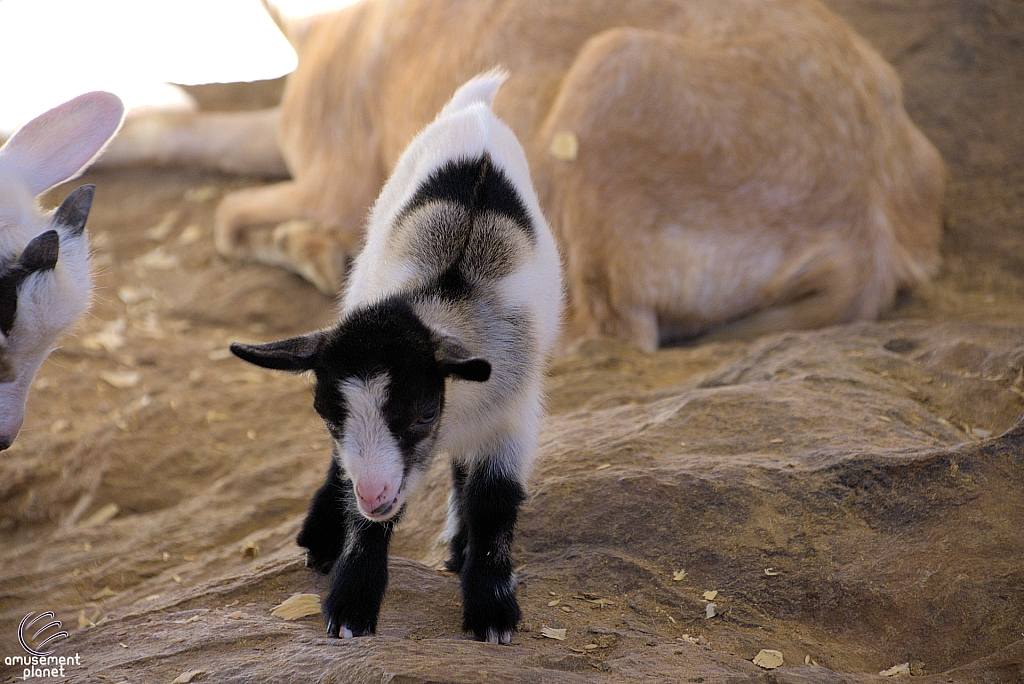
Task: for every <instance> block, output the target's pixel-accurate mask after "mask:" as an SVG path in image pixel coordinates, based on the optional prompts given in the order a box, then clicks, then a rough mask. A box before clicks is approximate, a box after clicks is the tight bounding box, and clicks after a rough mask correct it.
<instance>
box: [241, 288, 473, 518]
mask: <svg viewBox="0 0 1024 684" xmlns="http://www.w3.org/2000/svg"><path fill="white" fill-rule="evenodd" d="M231 351H233V352H234V353H235V355H236V356H238V357H239V358H241V359H244V360H245V361H248V362H250V363H253V364H256V365H257V366H262V367H264V368H273V369H277V370H285V371H291V372H295V373H301V372H305V371H312V372H313V374H314V376H315V378H316V388H315V391H314V400H313V406H314V408H315V409H316V411H317V413H319V414H320V417H321V418H323V420H324V422H325V423H326V424H327V429H328V430H329V431H330V433H331V437H332V438H333V440H334V453H335V458H337V459H338V460H339V462H340V464H341V466H342V467H343V468H344V470H345V472H346V474H347V475H348V477H349V478H351V480H352V484H353V489H354V491H355V494H356V500H357V503H358V505H359V510H360V512H361V513H362V514H363V516H365V517H366V518H367V519H369V520H375V521H383V520H387V519H388V518H391V517H392V516H394V515H395V514H396V513H398V511H399V510H401V508H402V506H403V504H404V503H405V501H406V498H407V497H408V496H409V494H410V492H411V491H413V490H414V489H415V487H416V484H417V482H418V480H419V478H420V476H422V474H423V472H424V471H425V470H426V469H427V467H428V466H429V464H430V459H431V456H432V454H433V447H434V445H435V443H436V441H437V437H438V432H439V430H441V429H442V425H443V416H444V406H445V381H446V379H448V378H452V379H453V380H456V381H460V380H461V381H470V382H485V381H487V379H488V378H489V377H490V374H491V365H490V363H488V362H487V361H486V360H484V359H481V358H474V357H472V356H471V355H470V354H469V352H467V351H466V349H465V348H464V347H463V346H462V344H460V343H459V341H458V340H455V339H454V338H452V337H449V336H446V335H443V334H439V333H437V332H434V331H431V330H430V329H429V328H427V327H426V326H425V325H424V324H423V323H422V322H421V321H420V319H419V318H418V317H417V316H416V314H415V312H413V310H412V309H411V307H410V306H409V305H408V304H407V303H405V302H403V301H401V300H389V301H386V302H383V303H381V304H377V305H374V306H372V307H368V308H363V309H359V310H356V311H355V312H353V313H352V314H350V315H349V316H348V317H347V318H346V319H345V320H344V321H342V322H341V323H339V324H338V325H337V326H336V327H334V328H332V329H329V330H325V331H321V332H315V333H311V334H309V335H303V336H301V337H295V338H291V339H286V340H280V341H278V342H269V343H267V344H256V345H247V344H233V345H231Z"/></svg>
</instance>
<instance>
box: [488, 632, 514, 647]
mask: <svg viewBox="0 0 1024 684" xmlns="http://www.w3.org/2000/svg"><path fill="white" fill-rule="evenodd" d="M510 641H512V632H511V631H505V632H500V633H499V632H498V631H497V630H494V629H489V630H487V643H489V644H507V643H508V642H510Z"/></svg>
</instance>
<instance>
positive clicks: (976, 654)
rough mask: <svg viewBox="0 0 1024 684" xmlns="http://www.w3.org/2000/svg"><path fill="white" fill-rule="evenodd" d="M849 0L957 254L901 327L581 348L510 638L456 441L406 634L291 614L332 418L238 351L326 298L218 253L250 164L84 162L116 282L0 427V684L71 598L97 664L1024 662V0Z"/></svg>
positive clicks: (407, 600) (841, 673)
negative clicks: (891, 80)
mask: <svg viewBox="0 0 1024 684" xmlns="http://www.w3.org/2000/svg"><path fill="white" fill-rule="evenodd" d="M829 4H830V6H832V7H833V8H834V9H836V10H837V11H838V12H840V13H841V14H843V15H844V16H845V17H847V18H848V19H849V20H850V21H851V23H853V24H854V26H855V27H856V28H857V29H858V30H859V31H861V32H862V33H863V34H864V35H865V36H866V37H867V38H868V39H869V40H870V41H871V42H872V43H873V44H874V45H875V46H876V47H878V48H879V49H880V50H881V51H882V53H883V54H884V55H885V57H886V58H887V59H889V60H890V61H891V62H892V63H893V64H894V65H895V66H896V68H897V69H898V70H899V72H900V74H901V76H902V77H903V79H904V83H905V94H906V99H907V105H908V109H909V111H910V113H911V116H912V117H913V118H914V119H915V120H916V121H917V122H918V124H919V125H920V126H921V127H922V128H923V129H924V131H925V132H926V133H927V135H928V136H929V137H930V138H931V139H932V140H933V141H934V142H935V143H936V144H937V145H938V147H939V148H940V150H941V151H942V153H943V155H944V157H945V159H946V161H947V163H948V164H949V168H950V172H951V183H950V187H949V193H948V201H947V213H948V220H947V233H946V236H945V239H944V242H943V257H944V266H943V270H942V273H941V275H940V277H939V278H938V280H937V282H936V283H935V285H934V287H933V288H931V289H930V290H929V291H925V292H919V293H916V294H915V295H913V296H912V297H909V298H907V299H905V300H904V301H901V302H900V303H899V305H898V306H897V307H896V308H895V310H894V311H893V312H892V313H891V314H889V315H888V316H887V320H884V321H881V322H878V323H862V324H856V325H849V326H842V327H836V328H830V329H826V330H821V331H815V332H808V333H786V334H779V335H773V336H768V337H765V338H762V339H759V340H755V341H753V342H749V343H741V342H735V343H716V344H703V345H700V344H698V345H695V346H691V347H687V348H680V349H669V350H663V351H660V352H658V353H656V354H653V355H644V354H640V353H638V352H636V351H633V350H631V349H628V348H625V347H622V346H620V345H617V344H615V343H610V342H588V343H585V344H583V345H580V346H578V347H577V348H576V349H575V350H574V351H573V352H572V353H570V354H568V355H566V356H565V357H563V358H560V359H559V360H557V362H556V363H555V364H554V365H553V367H552V369H551V373H550V380H549V385H548V394H549V413H550V416H549V420H548V425H547V428H546V430H545V432H544V436H543V439H542V448H541V456H540V459H539V461H538V465H537V469H536V472H535V475H534V477H533V481H532V487H531V496H530V499H529V501H528V502H527V504H526V506H525V510H524V512H523V514H522V516H521V522H520V525H519V528H518V533H517V543H516V550H515V558H516V561H517V563H518V564H519V568H518V575H519V578H520V588H519V597H520V602H521V604H522V607H523V613H524V616H525V617H524V624H523V625H522V629H521V631H520V632H518V633H517V634H516V635H515V636H514V638H513V641H512V644H511V645H510V646H504V647H502V646H492V645H486V644H480V643H477V642H474V641H473V640H472V639H470V638H469V637H468V636H466V635H463V634H462V633H461V631H460V630H459V626H460V608H459V603H458V596H459V593H458V580H457V578H456V577H454V576H452V575H451V574H449V573H446V572H444V571H442V570H440V569H439V561H440V560H441V558H442V549H441V548H440V547H439V546H438V544H437V542H436V539H437V534H438V532H439V531H440V528H441V525H442V522H443V511H444V505H443V503H444V499H445V496H446V494H447V482H446V470H447V469H446V464H445V463H444V462H443V461H442V460H439V461H438V462H437V463H435V464H434V469H433V471H432V475H431V477H430V478H429V480H428V482H427V485H426V487H425V488H424V491H423V492H422V493H421V494H420V495H418V496H417V498H416V499H415V500H414V501H413V502H412V503H411V508H410V511H409V514H408V515H407V516H406V522H404V523H403V527H402V529H401V531H400V532H399V534H398V536H397V538H396V541H395V543H394V547H393V553H392V556H393V557H392V574H391V581H390V588H389V591H388V595H387V598H386V601H385V606H384V609H383V612H382V616H381V622H380V633H379V635H378V636H376V637H373V638H360V639H355V640H334V639H328V638H327V637H326V635H325V628H324V624H323V622H322V620H321V618H320V617H319V616H318V615H316V616H310V617H306V618H303V619H299V620H296V621H286V620H283V619H281V618H279V617H276V616H273V615H271V610H272V609H273V608H275V607H276V606H277V605H278V604H280V603H281V602H282V601H284V600H285V599H287V598H288V597H289V596H291V595H292V594H295V593H314V594H321V595H322V594H323V593H324V592H325V591H326V588H327V581H326V579H324V578H322V577H319V576H316V575H313V574H312V573H311V572H310V571H308V570H306V569H305V568H304V567H303V563H302V553H301V550H300V549H299V548H298V547H297V546H296V545H295V544H294V541H293V539H294V536H295V533H296V532H297V530H298V527H299V524H300V523H301V520H302V516H303V513H304V510H305V507H306V504H307V501H308V499H309V497H310V496H311V494H312V493H313V491H314V490H315V489H316V487H317V486H318V485H319V483H320V481H321V478H322V475H323V472H324V470H325V468H326V467H327V463H328V458H329V451H328V438H327V434H326V431H325V429H324V428H323V426H322V424H320V423H319V421H318V419H317V418H316V416H315V415H314V413H313V410H312V406H311V398H310V392H309V387H308V383H307V381H305V380H304V379H302V378H300V377H295V376H289V375H285V374H277V373H273V372H271V371H264V370H262V369H256V368H254V367H251V366H247V365H245V364H243V363H242V362H240V361H238V360H237V359H235V358H233V357H231V356H230V355H229V354H228V353H227V352H226V349H227V345H228V344H229V343H230V342H231V341H236V340H239V341H254V340H266V339H273V338H276V337H280V336H285V335H290V334H295V333H298V332H301V331H305V330H308V329H311V328H314V327H317V326H321V325H324V324H326V323H328V322H329V321H330V320H331V306H332V305H331V301H330V300H329V299H328V298H326V297H324V296H323V295H321V294H319V293H318V292H317V291H316V290H315V289H314V288H313V287H312V286H310V285H308V284H306V283H305V282H303V281H302V280H300V279H299V278H298V277H297V276H293V275H290V274H288V273H285V272H283V271H281V270H277V269H273V268H268V267H262V266H258V265H251V264H239V263H228V262H225V261H224V260H223V259H221V258H220V257H219V256H217V254H216V252H215V250H214V248H213V240H212V224H213V218H212V217H213V211H214V209H215V207H216V205H217V202H218V201H219V199H220V198H221V197H222V196H223V195H224V194H225V193H226V192H228V191H231V190H233V189H236V188H239V187H243V186H245V185H251V184H253V183H256V182H257V181H254V180H245V179H236V178H228V177H223V176H214V175H205V174H200V173H194V172H189V171H167V170H151V169H132V170H126V171H104V172H93V173H90V174H87V176H86V178H85V181H86V182H91V183H95V184H96V186H97V193H96V202H95V205H94V208H93V212H92V215H91V217H90V219H89V231H90V234H91V236H92V240H93V244H94V246H95V249H96V265H97V270H98V274H99V275H98V279H97V291H96V301H95V304H94V306H93V308H92V311H91V313H90V314H89V315H88V317H87V318H86V319H84V320H83V321H82V323H81V324H80V325H79V327H78V328H77V330H76V332H75V334H74V335H73V336H70V337H68V338H67V339H66V340H65V341H64V343H63V346H62V347H61V348H60V349H59V350H57V351H56V352H55V353H54V354H53V355H52V356H51V358H50V359H49V360H48V361H47V362H46V364H45V365H44V367H43V369H42V370H41V372H40V373H39V376H38V378H37V380H36V383H35V386H34V389H33V393H32V395H31V398H30V400H29V405H28V413H27V417H26V422H25V426H24V429H23V431H22V434H21V436H20V437H19V439H18V441H17V442H16V444H15V446H14V447H12V448H11V449H10V450H9V451H7V452H5V453H4V454H2V455H0V545H2V546H0V681H12V682H13V681H21V674H22V672H21V668H18V667H13V666H7V665H5V664H4V663H3V662H2V658H4V657H6V656H13V655H18V654H21V652H22V651H21V649H20V646H19V645H18V643H17V638H16V635H17V629H18V623H19V621H20V620H21V618H22V617H23V616H24V615H25V614H26V613H28V612H29V611H46V610H52V611H54V613H55V614H56V616H57V619H59V620H61V621H62V622H63V625H64V627H65V628H67V629H68V631H69V632H71V636H70V638H69V639H67V640H65V641H62V642H60V644H59V646H58V650H57V654H58V655H69V654H70V655H73V654H75V653H77V654H79V656H80V664H79V665H75V666H71V667H69V668H68V671H67V676H66V677H65V678H64V680H63V681H71V682H108V683H111V684H113V683H117V682H130V683H132V684H135V683H140V684H141V683H144V682H152V683H160V682H162V683H170V682H172V681H174V680H175V679H176V678H177V677H179V675H182V674H183V673H186V672H189V671H193V672H195V671H198V672H197V673H196V674H194V675H193V678H192V681H216V682H220V681H232V682H299V681H320V682H349V681H352V682H357V681H358V682H362V681H375V682H376V681H379V682H395V683H397V682H426V681H430V682H435V681H436V682H440V681H446V682H447V681H458V682H471V681H484V680H487V681H508V682H518V681H528V682H610V681H627V680H629V681H634V680H635V681H652V682H659V681H663V682H731V683H740V682H764V683H769V682H776V683H780V684H781V683H794V684H795V683H797V682H807V683H811V682H837V683H838V682H869V681H888V679H887V678H883V677H879V676H878V674H877V673H879V672H880V671H883V670H886V669H888V668H890V667H892V666H895V665H902V664H904V663H907V669H908V670H909V676H914V677H915V681H917V680H920V681H922V682H936V683H938V682H957V683H961V682H962V683H968V682H970V683H981V682H985V683H996V682H999V683H1002V682H1007V683H1010V682H1021V681H1024V494H1022V490H1024V423H1018V424H1016V426H1015V421H1016V419H1017V416H1018V415H1019V414H1020V413H1021V412H1022V410H1024V327H1022V326H1021V320H1022V315H1024V202H1022V199H1024V49H1022V48H1024V3H1021V2H1020V1H1019V0H991V1H987V2H982V1H973V2H968V1H959V0H835V1H834V2H830V3H829ZM69 190H70V187H65V188H61V189H58V190H57V191H55V192H54V193H52V195H51V196H49V197H48V198H47V203H48V204H49V205H52V204H55V203H56V202H57V201H59V199H60V198H61V197H63V195H64V194H66V193H67V192H68V191H69ZM710 591H716V592H717V595H714V596H713V597H712V598H706V597H711V596H712V595H711V594H705V592H710ZM709 603H713V604H714V616H713V617H707V615H708V614H709V609H708V604H709ZM544 627H551V628H556V629H565V630H566V632H565V639H564V640H559V639H552V638H547V637H545V636H543V635H542V630H543V628H544ZM761 649H775V650H778V651H780V652H781V653H782V654H783V658H784V663H783V665H782V667H780V668H778V669H775V670H771V671H767V670H764V669H762V668H760V667H758V666H757V665H754V664H753V663H752V662H751V660H752V659H753V658H754V656H755V655H756V654H757V653H758V651H759V650H761ZM185 679H187V678H185ZM185 679H181V680H178V681H184V680H185Z"/></svg>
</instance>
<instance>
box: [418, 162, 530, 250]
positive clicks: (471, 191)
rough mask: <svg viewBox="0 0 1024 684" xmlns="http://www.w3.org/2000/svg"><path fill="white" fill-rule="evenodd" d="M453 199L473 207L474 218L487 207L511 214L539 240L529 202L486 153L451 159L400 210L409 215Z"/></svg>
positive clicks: (494, 210)
mask: <svg viewBox="0 0 1024 684" xmlns="http://www.w3.org/2000/svg"><path fill="white" fill-rule="evenodd" d="M438 201H440V202H452V203H454V204H458V205H460V206H462V207H465V208H466V209H467V210H469V213H470V217H471V220H472V219H473V218H475V217H476V216H478V215H479V214H480V213H482V212H485V211H491V212H494V213H496V214H499V215H501V216H507V217H508V218H510V219H512V220H513V221H514V222H515V223H516V224H518V225H519V226H521V227H522V228H523V230H525V231H526V232H527V234H528V235H529V236H530V238H531V240H532V241H535V240H536V234H535V233H534V231H533V228H532V225H533V224H532V223H531V222H530V218H529V214H528V213H527V211H526V205H525V204H523V200H522V199H521V198H520V197H519V193H518V192H516V189H515V187H514V186H513V185H512V182H511V181H510V180H509V179H508V176H506V175H505V173H504V171H502V170H501V169H499V168H497V167H496V166H494V163H493V162H492V161H491V157H490V155H488V154H484V155H483V156H481V157H478V158H476V159H459V160H455V161H449V162H448V163H446V164H445V165H444V166H442V167H440V168H438V169H437V170H435V171H434V172H433V173H431V174H430V176H429V177H428V178H427V180H426V181H424V182H423V183H421V184H420V187H419V189H417V191H416V194H415V195H413V196H412V199H410V200H409V202H408V204H406V205H405V207H404V208H403V209H402V211H401V213H400V214H399V217H400V218H399V220H401V217H404V216H407V215H408V214H410V213H412V212H413V211H415V210H416V209H419V208H420V207H422V206H425V205H427V204H429V203H431V202H438Z"/></svg>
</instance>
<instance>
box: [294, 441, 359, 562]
mask: <svg viewBox="0 0 1024 684" xmlns="http://www.w3.org/2000/svg"><path fill="white" fill-rule="evenodd" d="M341 478H342V473H341V467H340V466H339V465H338V462H337V460H336V459H334V458H332V459H331V467H330V468H329V469H328V471H327V479H326V480H325V481H324V483H323V485H321V486H320V489H318V490H317V491H316V494H314V495H313V498H312V500H311V501H310V502H309V512H308V513H307V514H306V521H305V522H304V523H302V530H301V531H300V532H299V536H298V537H297V538H296V539H295V541H296V543H297V544H298V545H299V546H301V547H303V548H304V549H306V567H307V568H312V569H313V570H316V571H317V572H320V573H323V574H325V575H326V574H327V573H329V572H330V571H331V568H332V567H334V562H335V561H336V560H338V556H340V555H341V551H342V549H343V548H345V535H346V534H347V532H348V519H347V518H348V514H347V511H346V508H347V503H346V499H345V486H344V485H345V483H344V482H343V481H342V479H341Z"/></svg>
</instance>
